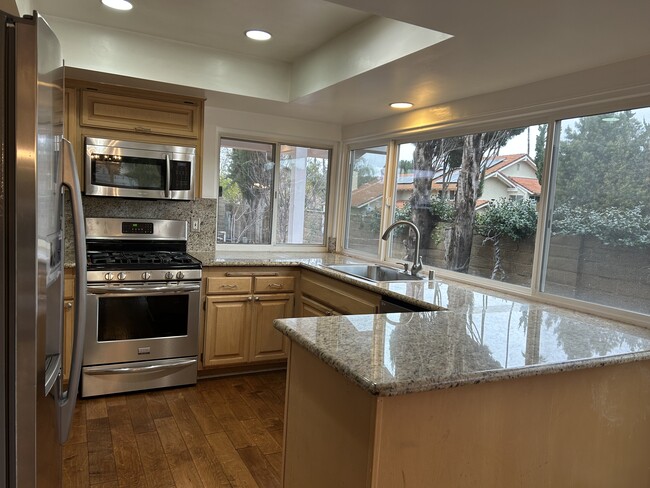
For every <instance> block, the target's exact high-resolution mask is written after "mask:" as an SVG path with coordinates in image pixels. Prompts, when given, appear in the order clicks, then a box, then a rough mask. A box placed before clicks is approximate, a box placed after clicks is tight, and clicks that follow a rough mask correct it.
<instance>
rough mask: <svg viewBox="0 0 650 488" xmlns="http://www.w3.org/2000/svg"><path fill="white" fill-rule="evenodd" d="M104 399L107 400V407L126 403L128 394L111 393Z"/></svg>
mask: <svg viewBox="0 0 650 488" xmlns="http://www.w3.org/2000/svg"><path fill="white" fill-rule="evenodd" d="M104 399H105V401H106V408H108V407H117V406H120V405H126V395H110V396H107V397H104Z"/></svg>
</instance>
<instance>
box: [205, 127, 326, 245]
mask: <svg viewBox="0 0 650 488" xmlns="http://www.w3.org/2000/svg"><path fill="white" fill-rule="evenodd" d="M278 148H279V161H280V164H279V165H276V160H277V158H278V157H277V155H276V152H277V150H278ZM329 162H330V150H329V149H319V148H311V147H304V146H292V145H281V144H279V143H276V144H274V143H267V142H256V141H244V140H237V139H226V138H223V139H221V147H220V177H219V197H220V198H219V209H218V218H217V241H218V242H222V243H227V244H265V245H274V244H280V245H284V244H303V245H307V244H311V245H318V246H324V245H325V237H326V229H327V218H326V208H327V195H328V188H329V185H328V179H329Z"/></svg>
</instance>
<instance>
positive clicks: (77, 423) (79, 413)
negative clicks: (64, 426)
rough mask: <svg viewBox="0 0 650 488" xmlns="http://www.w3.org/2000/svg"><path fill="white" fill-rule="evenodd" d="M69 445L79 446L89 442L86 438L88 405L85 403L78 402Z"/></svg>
mask: <svg viewBox="0 0 650 488" xmlns="http://www.w3.org/2000/svg"><path fill="white" fill-rule="evenodd" d="M66 442H67V443H68V444H78V443H85V442H88V438H87V436H86V405H85V404H84V403H83V402H81V401H80V402H77V405H76V406H75V408H74V415H73V417H72V425H71V426H70V435H69V436H68V440H67V441H66Z"/></svg>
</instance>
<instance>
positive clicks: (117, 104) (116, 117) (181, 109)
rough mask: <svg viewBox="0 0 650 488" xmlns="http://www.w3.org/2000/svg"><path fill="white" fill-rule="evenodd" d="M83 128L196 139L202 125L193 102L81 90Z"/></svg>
mask: <svg viewBox="0 0 650 488" xmlns="http://www.w3.org/2000/svg"><path fill="white" fill-rule="evenodd" d="M81 106H82V110H81V122H80V124H81V125H82V126H86V127H100V128H103V129H117V130H124V131H130V132H143V133H147V134H158V135H166V136H180V137H190V138H193V139H197V138H198V137H199V136H200V128H201V124H200V122H199V120H198V118H199V117H198V114H199V109H198V107H197V105H195V104H193V103H173V102H164V101H161V100H148V99H146V98H137V97H131V96H122V95H116V94H112V93H98V92H96V91H94V90H93V91H90V90H83V91H82V93H81Z"/></svg>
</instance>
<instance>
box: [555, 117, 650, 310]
mask: <svg viewBox="0 0 650 488" xmlns="http://www.w3.org/2000/svg"><path fill="white" fill-rule="evenodd" d="M649 120H650V108H644V109H637V110H628V111H622V112H613V113H606V114H601V115H592V116H587V117H579V118H575V119H568V120H562V121H560V122H558V123H557V124H556V133H557V134H556V139H557V140H558V142H557V146H558V147H557V151H556V154H557V156H556V159H555V161H554V162H553V177H554V192H551V194H552V195H554V200H553V201H552V202H550V206H551V209H552V210H551V235H550V237H549V238H548V244H547V251H546V255H545V260H544V262H545V269H544V271H545V272H544V275H543V276H544V280H543V284H542V291H544V292H547V293H551V294H554V295H559V296H562V297H569V298H576V299H579V300H583V301H587V302H593V303H600V304H603V305H609V306H612V307H617V308H623V309H626V310H630V311H634V312H640V313H644V314H650V191H649V189H650V127H649V126H648V122H647V121H649Z"/></svg>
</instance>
